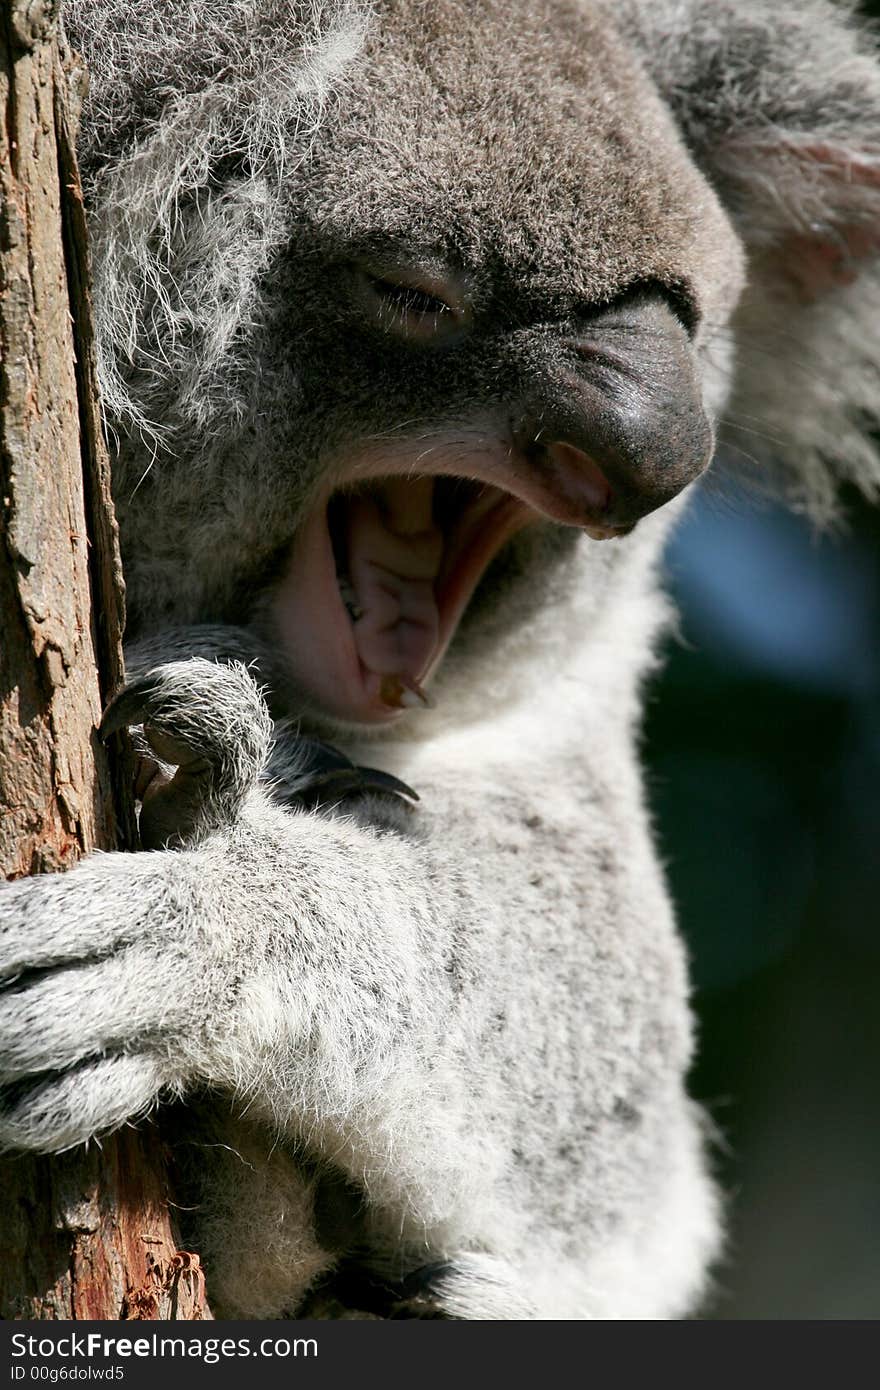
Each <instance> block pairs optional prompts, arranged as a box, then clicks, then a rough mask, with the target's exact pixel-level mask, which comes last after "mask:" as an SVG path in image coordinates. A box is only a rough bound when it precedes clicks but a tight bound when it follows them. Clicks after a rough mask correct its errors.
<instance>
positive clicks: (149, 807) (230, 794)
mask: <svg viewBox="0 0 880 1390" xmlns="http://www.w3.org/2000/svg"><path fill="white" fill-rule="evenodd" d="M141 724H142V725H143V739H144V742H145V744H146V745H147V748H148V749H149V750H150V751H151V752H152V753H153V754H155V757H156V759H158V760H159V761H158V762H155V761H153V760H152V759H149V760H148V764H147V775H146V776H145V777H144V778H142V779H141V780H140V785H139V795H140V796H141V799H142V809H141V819H140V831H141V841H142V843H143V845H144V847H145V848H146V849H162V848H172V847H176V846H179V845H181V844H185V843H187V842H190V841H192V840H193V839H194V838H195V837H197V836H198V835H200V834H205V833H207V832H209V831H211V830H215V829H219V828H221V827H223V826H225V825H229V824H230V823H231V822H232V821H233V820H234V819H235V818H236V816H237V815H238V812H239V809H240V807H241V803H242V801H243V800H244V798H245V796H247V794H248V792H249V791H251V790H252V788H253V787H254V786H255V785H256V783H257V781H258V779H259V777H260V775H261V774H262V772H263V771H264V769H265V767H266V763H267V761H268V758H269V752H270V748H271V744H272V720H271V717H270V715H269V711H268V710H267V708H266V705H265V703H264V701H263V698H262V696H261V694H260V692H259V690H258V688H257V686H256V684H255V683H254V681H253V679H252V678H251V676H250V675H249V673H248V671H247V669H246V667H244V666H242V665H241V664H240V663H239V662H230V663H228V664H225V663H220V662H215V661H206V660H204V659H203V658H201V657H193V658H191V659H190V660H189V661H172V662H168V663H167V664H166V665H164V666H156V667H154V668H153V669H152V670H151V671H148V672H147V673H146V674H145V675H143V676H141V677H140V678H139V679H138V680H135V681H134V682H132V684H130V685H128V686H126V687H125V689H124V690H122V691H121V692H120V694H119V695H117V696H116V697H115V698H114V699H113V700H112V701H111V702H110V704H109V705H108V707H107V710H106V713H105V715H104V719H103V721H102V724H101V733H102V735H103V736H104V737H108V736H109V735H110V734H112V733H115V732H116V731H117V730H119V729H121V728H123V727H124V726H129V725H132V726H133V725H141ZM172 767H176V769H177V770H176V772H173V774H172V772H171V768H172Z"/></svg>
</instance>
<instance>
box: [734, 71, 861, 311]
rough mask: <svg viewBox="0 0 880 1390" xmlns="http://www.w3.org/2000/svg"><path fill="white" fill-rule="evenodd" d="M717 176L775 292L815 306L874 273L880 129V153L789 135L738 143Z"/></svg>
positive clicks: (755, 263) (759, 271)
mask: <svg viewBox="0 0 880 1390" xmlns="http://www.w3.org/2000/svg"><path fill="white" fill-rule="evenodd" d="M878 76H880V70H878ZM856 133H857V132H854V134H856ZM716 175H717V176H718V178H719V183H720V184H721V185H726V191H727V194H728V206H729V208H730V211H731V213H732V214H733V217H734V220H735V221H736V222H737V223H738V225H739V228H740V231H741V233H742V235H743V239H744V241H745V242H746V245H747V248H748V250H749V251H750V253H751V263H752V267H753V274H754V275H755V276H760V277H761V278H762V279H763V280H764V281H765V282H767V285H766V287H767V288H768V289H769V288H771V287H772V284H773V283H774V282H775V283H776V284H777V285H778V290H779V293H780V294H787V295H789V296H790V297H791V298H792V299H793V300H795V301H801V302H803V303H806V304H810V303H813V302H814V301H816V300H820V299H821V298H822V297H823V295H825V294H829V293H832V292H833V291H834V290H836V289H844V288H846V287H847V286H849V285H852V284H854V283H855V282H856V281H857V280H858V279H859V277H860V276H861V275H862V274H863V273H864V272H868V273H870V271H871V269H872V267H873V263H874V261H875V259H876V258H877V256H878V254H880V122H878V131H877V145H876V147H874V148H872V147H871V145H870V144H869V143H868V142H867V141H866V142H865V144H864V145H862V146H860V145H858V144H855V143H852V142H847V141H844V140H834V139H828V138H825V139H823V138H822V137H821V136H820V135H810V134H808V135H800V134H798V135H795V134H792V133H790V132H785V131H777V132H767V133H761V134H759V135H751V136H745V137H742V138H740V139H735V140H733V141H731V142H730V144H729V145H728V146H727V147H726V148H722V150H721V151H719V153H718V157H717V159H716Z"/></svg>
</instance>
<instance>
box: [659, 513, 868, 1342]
mask: <svg viewBox="0 0 880 1390" xmlns="http://www.w3.org/2000/svg"><path fill="white" fill-rule="evenodd" d="M845 502H846V513H847V529H846V531H845V532H843V533H842V534H839V535H836V536H823V537H821V538H817V537H816V536H815V535H814V534H813V533H812V531H811V529H810V527H809V525H808V524H807V523H806V522H805V521H803V520H802V519H800V518H798V517H796V516H794V515H793V514H791V513H790V512H787V511H783V510H782V509H781V508H780V509H777V508H776V507H774V506H770V505H766V504H763V503H761V502H760V501H758V500H756V499H755V498H748V497H746V496H743V495H738V494H737V493H735V492H730V491H729V490H728V489H725V490H724V495H723V496H718V495H713V493H712V492H710V491H708V490H707V491H705V492H704V493H703V494H702V495H701V496H700V497H699V498H698V499H697V502H696V505H695V506H694V507H693V508H692V510H691V513H690V515H689V518H688V519H687V520H686V522H685V524H684V525H683V526H682V527H681V528H680V530H679V531H678V532H677V534H676V535H675V537H674V540H673V543H672V545H671V547H670V550H669V552H668V555H667V584H668V587H669V589H670V590H671V592H672V594H673V595H674V597H675V599H676V601H677V604H678V607H679V611H680V613H681V623H680V630H679V633H678V635H677V637H673V638H671V639H670V642H669V644H668V649H667V661H666V665H665V668H664V670H663V671H662V673H661V674H660V676H659V677H658V678H657V679H656V680H655V681H654V682H653V685H652V687H651V691H650V699H649V707H648V722H647V728H646V754H647V761H648V769H649V786H650V797H651V803H652V807H653V810H654V815H655V821H656V825H657V830H658V834H659V839H660V844H661V851H662V853H663V855H664V858H665V862H666V865H667V873H668V876H669V880H670V883H671V887H672V892H673V897H674V899H675V901H676V903H677V907H678V913H679V919H680V922H681V925H682V928H683V930H684V933H685V936H686V939H687V942H688V945H689V949H690V952H691V958H692V974H693V979H694V983H695V989H696V995H695V1006H696V1012H697V1016H698V1019H699V1029H700V1037H699V1051H698V1062H697V1065H696V1068H695V1070H694V1073H693V1076H692V1084H691V1089H692V1091H693V1093H694V1094H695V1095H696V1096H698V1097H699V1098H700V1099H701V1100H702V1101H703V1102H704V1103H705V1104H706V1105H707V1106H708V1108H709V1111H710V1113H711V1115H712V1117H713V1119H714V1122H715V1125H716V1126H717V1130H718V1143H717V1146H716V1157H717V1171H718V1174H719V1176H720V1178H721V1181H722V1183H723V1185H724V1188H725V1190H726V1192H727V1193H728V1198H729V1228H730V1241H729V1250H728V1257H727V1260H726V1262H725V1263H724V1265H723V1266H722V1267H721V1268H720V1269H719V1270H718V1272H717V1279H716V1287H715V1291H714V1293H713V1296H712V1298H711V1299H710V1301H709V1303H708V1304H707V1305H706V1307H705V1310H704V1316H706V1317H710V1318H716V1319H739V1318H760V1319H790V1318H794V1319H801V1318H871V1319H873V1318H877V1317H880V911H878V904H880V852H878V844H877V841H878V830H880V508H878V509H871V508H869V507H868V506H867V505H865V504H864V503H862V502H861V501H860V500H859V499H858V498H856V497H855V496H847V497H846V498H845Z"/></svg>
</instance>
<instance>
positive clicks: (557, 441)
mask: <svg viewBox="0 0 880 1390" xmlns="http://www.w3.org/2000/svg"><path fill="white" fill-rule="evenodd" d="M532 361H533V362H534V361H535V357H534V354H532ZM527 389H528V391H529V394H530V397H531V399H530V403H529V404H530V409H528V410H527V411H526V412H525V414H524V415H523V416H522V417H521V419H520V424H519V428H518V430H516V431H515V443H516V444H517V446H518V448H519V450H520V451H521V453H522V454H524V455H525V457H526V458H527V459H528V461H529V464H530V466H531V467H532V468H533V469H535V470H536V471H537V472H538V473H539V474H540V475H541V477H542V479H543V480H544V482H545V484H546V485H547V486H549V487H551V488H553V489H555V490H557V491H558V492H559V493H560V495H565V496H566V497H568V498H569V499H572V500H573V499H577V500H578V501H580V502H581V503H582V504H583V509H584V515H585V516H586V517H587V518H588V521H587V523H585V524H586V525H587V529H591V528H592V527H595V528H596V530H597V532H598V533H600V534H608V535H616V534H620V533H621V532H624V531H627V530H629V529H631V528H632V527H633V526H634V525H635V523H636V522H637V521H639V520H640V519H641V518H642V517H643V516H646V515H647V514H648V513H649V512H652V511H654V510H655V509H656V508H657V507H660V506H662V505H663V504H664V503H665V502H669V501H670V500H671V499H672V498H673V497H675V496H676V494H677V493H679V492H681V490H682V489H683V488H684V487H686V486H687V484H688V483H690V482H692V481H693V480H694V479H695V478H696V477H698V476H699V474H700V473H702V472H703V470H704V469H705V468H706V466H707V464H708V463H709V461H710V459H711V457H712V451H713V446H714V436H713V431H712V427H711V425H710V423H709V420H708V418H707V416H706V412H705V410H704V408H703V403H702V394H701V391H700V384H699V379H698V373H697V367H696V362H695V359H694V354H693V350H692V348H691V344H690V341H689V339H688V335H687V332H686V330H685V329H684V327H683V325H682V324H681V322H680V321H679V320H678V319H677V318H676V316H675V315H674V314H673V312H672V310H671V309H670V308H668V307H667V305H666V304H665V303H664V302H663V301H662V300H659V299H654V298H653V297H652V298H647V299H644V300H642V299H640V300H637V301H635V302H633V303H627V304H624V305H622V306H620V307H618V308H615V309H614V310H609V311H608V312H607V313H605V314H600V315H597V316H596V318H595V319H594V321H593V322H592V323H591V324H590V325H589V326H588V327H587V329H586V330H585V331H584V332H583V333H579V334H578V335H577V337H572V338H569V339H567V340H566V341H565V343H564V345H563V347H562V348H561V349H560V347H559V343H558V340H557V343H556V346H555V348H554V350H553V354H552V359H551V360H550V361H549V363H548V365H547V367H546V369H544V370H539V371H538V372H537V373H532V374H531V380H530V382H529V386H528V388H527Z"/></svg>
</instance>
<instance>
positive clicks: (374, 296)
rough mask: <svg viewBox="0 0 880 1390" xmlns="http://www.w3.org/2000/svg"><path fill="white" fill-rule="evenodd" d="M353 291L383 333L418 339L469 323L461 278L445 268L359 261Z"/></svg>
mask: <svg viewBox="0 0 880 1390" xmlns="http://www.w3.org/2000/svg"><path fill="white" fill-rule="evenodd" d="M354 270H355V294H356V296H357V298H358V299H359V301H360V306H361V308H362V309H363V310H364V311H365V313H366V314H367V315H368V316H369V317H371V318H372V319H373V320H374V322H375V323H376V325H377V326H378V327H379V328H380V329H381V330H382V331H383V332H385V333H388V334H391V335H393V336H394V337H396V338H404V339H406V340H408V341H410V342H414V343H421V344H425V345H428V344H434V343H436V344H438V345H439V344H442V343H444V342H447V341H450V340H452V339H455V338H459V337H461V336H462V335H463V334H464V333H465V332H466V331H467V329H468V328H469V327H470V323H471V317H472V314H471V304H470V294H469V287H468V283H467V277H466V276H464V275H463V274H461V273H459V272H457V271H454V270H451V269H450V268H449V267H445V266H444V267H437V266H435V267H428V266H419V265H408V264H406V263H404V262H399V261H394V262H388V261H378V262H360V263H358V264H357V265H356V266H355V267H354Z"/></svg>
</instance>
